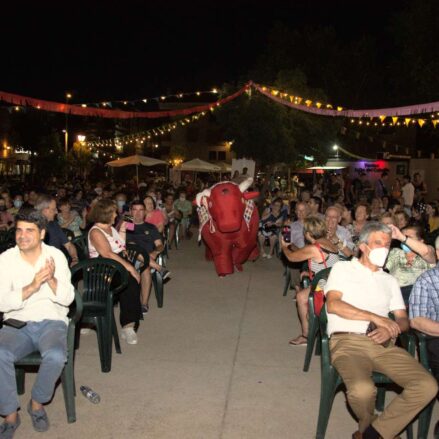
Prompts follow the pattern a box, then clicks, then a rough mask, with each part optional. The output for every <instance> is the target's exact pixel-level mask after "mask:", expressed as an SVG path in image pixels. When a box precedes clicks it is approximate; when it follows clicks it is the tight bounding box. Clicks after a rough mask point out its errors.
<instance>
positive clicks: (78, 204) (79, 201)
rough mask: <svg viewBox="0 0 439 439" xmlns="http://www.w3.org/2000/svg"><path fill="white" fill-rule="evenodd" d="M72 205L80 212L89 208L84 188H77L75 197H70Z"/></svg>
mask: <svg viewBox="0 0 439 439" xmlns="http://www.w3.org/2000/svg"><path fill="white" fill-rule="evenodd" d="M70 207H71V209H73V210H76V212H78V213H81V212H83V211H84V209H87V200H86V199H85V198H84V191H83V190H82V189H76V190H75V191H74V192H73V197H72V198H70Z"/></svg>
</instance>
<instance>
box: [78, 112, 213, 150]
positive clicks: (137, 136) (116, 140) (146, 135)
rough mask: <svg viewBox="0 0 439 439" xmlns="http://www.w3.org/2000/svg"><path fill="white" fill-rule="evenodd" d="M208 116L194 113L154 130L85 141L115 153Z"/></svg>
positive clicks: (91, 146)
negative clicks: (112, 148)
mask: <svg viewBox="0 0 439 439" xmlns="http://www.w3.org/2000/svg"><path fill="white" fill-rule="evenodd" d="M213 111H214V107H211V108H210V112H213ZM207 114H209V112H208V111H202V112H201V113H195V114H193V115H191V116H187V117H185V118H183V119H179V120H176V121H173V122H168V123H166V124H163V125H160V126H158V127H155V128H150V129H148V130H145V131H140V132H137V133H132V134H127V135H124V136H116V137H113V138H108V139H99V140H92V141H87V142H86V143H87V146H89V147H90V148H93V147H97V148H102V147H114V148H116V150H117V151H120V150H122V149H123V147H124V146H127V145H130V144H133V143H140V144H142V143H144V142H145V141H148V140H152V139H154V138H159V137H160V136H164V135H167V134H169V133H171V132H172V131H174V130H176V129H177V128H178V127H185V126H187V125H189V124H191V123H193V122H197V121H199V120H200V119H201V118H203V117H205V116H206V115H207Z"/></svg>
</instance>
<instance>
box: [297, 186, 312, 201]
mask: <svg viewBox="0 0 439 439" xmlns="http://www.w3.org/2000/svg"><path fill="white" fill-rule="evenodd" d="M310 199H311V193H310V192H309V190H308V189H303V190H302V191H300V201H303V202H304V203H306V204H308V203H309V200H310Z"/></svg>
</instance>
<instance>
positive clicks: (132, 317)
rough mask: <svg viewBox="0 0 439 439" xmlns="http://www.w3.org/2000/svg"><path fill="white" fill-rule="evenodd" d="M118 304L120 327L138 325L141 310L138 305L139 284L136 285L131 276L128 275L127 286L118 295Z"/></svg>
mask: <svg viewBox="0 0 439 439" xmlns="http://www.w3.org/2000/svg"><path fill="white" fill-rule="evenodd" d="M119 303H120V316H119V319H120V325H121V326H122V327H124V326H125V325H128V323H134V324H135V326H136V327H137V326H138V325H139V320H140V316H141V315H142V308H141V305H140V284H138V283H137V281H136V279H134V277H133V276H131V274H129V273H128V285H127V287H126V289H125V290H123V291H122V292H121V293H120V294H119Z"/></svg>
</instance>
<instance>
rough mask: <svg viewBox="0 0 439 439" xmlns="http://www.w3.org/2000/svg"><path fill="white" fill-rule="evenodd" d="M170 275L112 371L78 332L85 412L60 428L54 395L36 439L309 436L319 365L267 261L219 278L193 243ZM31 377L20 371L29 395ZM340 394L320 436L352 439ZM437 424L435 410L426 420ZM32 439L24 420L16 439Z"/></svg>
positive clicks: (60, 409) (174, 255)
mask: <svg viewBox="0 0 439 439" xmlns="http://www.w3.org/2000/svg"><path fill="white" fill-rule="evenodd" d="M170 256H171V259H170V260H169V264H168V266H169V268H170V269H171V270H172V274H173V276H172V280H171V281H170V282H169V283H168V284H167V285H166V291H165V304H164V307H163V308H162V309H157V308H156V303H155V299H154V298H152V300H151V301H150V302H151V303H150V305H151V306H150V308H151V309H150V312H149V314H148V316H147V317H146V319H145V321H144V322H143V323H142V325H141V327H140V329H139V344H138V345H137V346H128V345H126V344H125V343H124V344H123V345H122V349H123V354H122V355H117V354H114V355H113V368H112V371H111V372H110V373H107V374H104V373H101V372H100V366H99V357H98V351H97V341H96V337H95V336H94V333H92V334H90V335H88V336H82V337H81V347H80V350H79V351H78V354H77V360H76V380H77V384H78V386H79V385H82V384H86V385H89V386H91V387H92V388H93V389H94V390H96V391H97V392H98V393H99V394H100V395H101V399H102V400H101V403H100V404H98V405H94V404H92V403H90V402H89V401H88V400H87V399H86V398H84V397H83V396H82V395H81V394H79V395H78V396H77V398H76V408H77V422H76V423H74V424H67V422H66V417H65V409H64V402H63V398H62V390H61V388H59V389H58V390H57V391H56V394H55V397H54V400H53V402H52V404H50V405H49V406H48V407H47V411H48V414H49V416H50V420H51V424H52V425H51V429H50V431H49V432H48V433H46V434H44V437H45V438H75V439H77V438H83V439H88V438H93V439H100V438H108V439H110V438H114V439H120V438H124V439H125V438H129V439H137V438H150V439H168V438H169V439H171V438H176V439H186V438H187V439H247V438H249V439H250V438H251V439H259V438H261V439H262V438H263V439H272V438H273V439H284V438H285V439H287V438H291V439H296V438H297V439H301V438H313V437H314V433H315V428H316V422H317V411H318V405H319V395H320V363H319V358H318V357H315V358H313V361H312V363H311V370H310V371H309V372H308V373H304V372H302V366H303V358H304V353H305V348H304V347H290V346H289V345H288V340H289V338H290V337H292V336H293V335H297V315H296V312H295V311H294V308H293V302H292V300H291V294H290V295H289V296H288V297H282V282H283V278H282V275H281V273H282V270H281V267H280V262H279V261H278V260H277V259H272V260H265V259H264V260H259V261H257V262H255V263H247V264H246V265H245V271H244V272H243V273H236V274H234V275H233V276H229V277H227V278H224V279H219V278H218V277H217V276H216V274H215V272H214V268H213V265H211V263H208V262H205V261H204V258H203V251H202V248H199V247H197V246H196V245H195V241H194V239H193V240H192V241H184V242H183V243H182V245H181V247H180V249H179V250H178V251H175V250H172V251H171V254H170ZM32 381H33V378H32V374H28V375H27V381H26V383H27V384H28V387H27V389H26V390H27V392H26V394H25V395H23V396H22V398H21V402H22V405H23V407H24V406H25V404H26V403H27V401H28V398H29V389H30V385H31V384H32ZM344 401H345V400H344V395H343V394H342V393H339V394H338V395H337V398H336V400H335V403H334V407H333V410H332V414H331V418H330V422H329V427H328V431H327V436H326V437H327V438H328V439H339V438H350V437H351V436H350V435H351V434H352V432H353V431H354V430H355V427H356V425H355V422H354V420H353V419H352V418H351V417H350V415H349V414H348V412H347V410H346V407H345V402H344ZM433 419H434V420H436V419H437V408H436V411H435V414H434V417H433ZM37 437H39V438H41V437H43V434H41V433H34V432H33V430H32V427H31V424H30V419H29V417H28V415H27V413H22V425H21V426H20V428H19V430H18V431H17V434H16V438H18V439H19V438H37Z"/></svg>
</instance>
